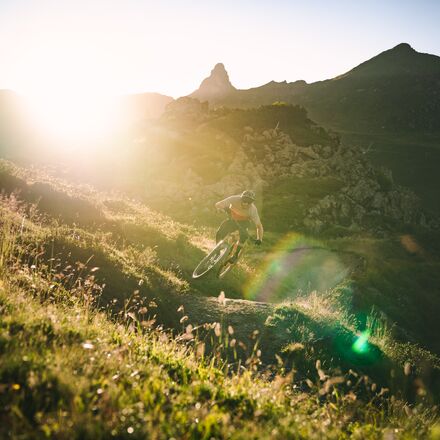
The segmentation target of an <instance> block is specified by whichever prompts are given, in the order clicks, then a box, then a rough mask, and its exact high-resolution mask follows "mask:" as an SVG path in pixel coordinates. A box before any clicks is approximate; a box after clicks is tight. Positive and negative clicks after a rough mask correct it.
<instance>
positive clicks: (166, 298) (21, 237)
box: [0, 163, 440, 439]
mask: <svg viewBox="0 0 440 440" xmlns="http://www.w3.org/2000/svg"><path fill="white" fill-rule="evenodd" d="M37 181H38V182H39V183H36V182H37ZM1 182H2V188H3V189H4V192H3V196H2V200H1V211H0V214H1V217H0V225H1V254H0V313H1V318H2V319H1V321H0V322H1V324H0V353H1V354H2V362H1V364H0V383H1V384H2V393H1V394H0V400H1V403H2V411H1V413H0V417H1V419H2V421H3V422H4V423H1V424H0V426H1V428H0V429H3V430H4V431H1V432H2V433H5V435H6V434H7V435H11V434H14V435H17V436H18V435H21V436H22V437H24V438H32V437H35V435H36V434H37V435H40V436H43V435H46V436H47V435H49V436H66V437H69V438H107V437H108V436H109V435H116V436H118V437H120V438H125V437H127V438H142V437H144V436H145V435H146V433H147V432H148V433H149V434H150V435H151V433H154V435H156V436H157V438H169V436H175V437H179V436H180V437H182V436H184V435H189V437H194V438H205V437H207V438H209V436H211V437H212V436H216V437H219V438H234V437H236V438H243V437H244V436H245V437H246V438H259V439H260V438H280V439H281V438H286V437H289V436H292V437H298V438H314V437H316V438H322V436H325V437H326V438H341V436H348V435H352V434H353V435H358V436H361V437H362V438H368V436H370V437H371V438H376V437H377V436H381V435H383V434H384V433H386V432H388V431H389V429H390V427H392V428H393V429H398V430H399V432H401V433H402V435H408V436H410V437H411V436H414V435H416V433H417V435H418V434H420V433H423V435H425V433H426V434H428V433H429V432H430V430H431V429H434V428H433V425H434V423H435V420H436V418H435V417H436V416H435V410H434V409H433V408H431V402H432V401H435V399H436V397H435V396H436V395H437V394H438V393H437V387H438V371H439V364H440V362H439V360H438V359H437V358H436V357H435V356H433V355H432V354H430V353H429V352H427V351H426V350H423V349H421V348H419V347H418V346H417V345H414V344H408V343H404V342H399V341H398V340H396V339H395V338H394V335H393V334H392V332H390V331H389V328H387V326H386V321H385V318H384V317H383V316H381V315H380V314H379V313H376V314H370V315H369V318H368V319H367V322H366V323H362V322H358V321H357V320H356V317H355V316H354V315H352V313H351V312H352V310H353V309H352V304H351V288H350V286H349V285H348V286H347V288H346V289H344V288H339V289H331V290H329V291H328V292H327V293H324V292H315V293H312V292H310V293H307V292H304V294H302V295H299V296H298V297H297V298H296V301H295V302H294V303H291V304H286V305H281V306H278V307H274V306H271V305H269V304H261V303H252V302H246V301H240V300H231V299H226V298H224V297H223V295H218V296H219V297H218V298H217V292H216V293H215V294H214V298H204V297H202V296H200V295H199V293H198V292H197V291H196V290H195V289H194V288H193V287H191V285H187V284H186V283H185V281H186V280H185V276H184V275H182V274H179V273H178V272H173V271H171V270H170V269H169V268H167V266H166V262H167V261H168V260H167V258H169V259H171V256H170V255H169V254H168V253H167V252H166V251H165V250H166V249H167V245H168V246H170V248H171V249H172V252H173V258H174V261H175V262H176V261H180V259H184V258H190V255H191V254H192V253H193V252H194V253H196V249H193V248H192V247H191V246H194V247H196V244H197V243H201V242H203V240H205V235H203V234H201V233H200V232H198V231H197V230H195V229H194V228H190V227H188V226H185V225H182V224H180V223H177V222H174V221H172V220H171V219H170V218H169V217H166V216H163V215H159V214H157V213H155V212H154V211H151V210H149V209H148V208H146V207H145V206H144V205H141V204H139V203H135V202H133V201H131V200H130V199H127V198H125V197H122V196H119V197H116V196H109V195H105V194H103V193H97V192H96V191H94V190H93V189H91V188H89V187H76V186H74V185H70V184H68V183H66V182H62V181H59V180H56V179H53V178H49V177H47V176H45V175H44V173H41V172H36V171H35V170H34V171H29V170H23V169H18V168H15V167H14V166H12V165H11V164H5V163H2V172H1ZM11 182H12V183H11ZM31 182H34V183H31ZM8 185H9V186H8ZM12 187H15V188H18V190H16V191H15V192H14V193H13V194H12V195H11V194H10V193H9V191H8V188H12ZM42 189H44V191H42ZM35 201H36V202H37V203H38V205H37V208H36V207H35V205H34V204H32V203H30V202H35ZM101 203H102V204H101ZM70 204H71V210H69V209H65V208H67V205H70ZM38 206H41V210H40V211H39V212H38ZM94 209H95V210H94ZM86 211H88V212H89V213H90V216H89V217H85V216H82V219H80V217H81V215H80V214H81V213H83V212H86ZM76 213H77V214H78V215H77V214H76ZM98 213H99V214H98ZM133 217H135V218H136V219H138V222H140V218H142V219H143V222H144V223H142V225H143V227H142V228H141V229H140V230H138V229H137V228H138V227H139V223H138V222H135V221H133ZM112 228H113V229H112ZM114 231H116V232H114ZM126 231H129V232H130V233H127V235H123V234H124V233H125V232H126ZM179 236H180V237H181V238H180V239H179ZM182 237H183V238H182ZM190 237H193V238H194V243H195V244H191V243H190V239H189V238H190ZM269 239H272V240H273V239H274V237H272V238H271V237H269ZM118 240H119V241H118ZM142 240H144V241H142ZM168 240H170V241H171V242H172V244H171V242H170V241H168ZM153 243H154V244H153ZM303 244H304V243H303ZM306 244H307V243H306ZM314 244H315V245H316V243H314ZM290 245H292V242H290ZM308 245H312V243H308ZM149 246H157V248H156V250H157V253H156V254H154V253H152V250H151V249H148V247H149ZM160 246H163V247H164V249H163V250H162V251H161V252H162V254H161V255H160V254H159V247H160ZM288 247H289V246H287V244H286V245H285V246H284V248H285V249H286V248H288ZM181 248H184V249H181ZM191 249H193V250H192V251H191ZM280 251H281V250H280ZM169 252H170V251H169ZM197 252H200V253H201V251H200V250H198V251H197ZM255 257H256V256H254V257H253V258H255ZM277 261H279V262H280V264H281V260H280V259H279V258H278V259H277ZM103 283H105V284H106V285H105V286H104V285H103ZM207 287H208V286H204V288H207ZM211 288H212V290H211V292H205V293H207V294H210V293H213V292H214V289H215V287H211ZM225 290H226V292H228V291H231V288H230V287H228V285H226V288H225ZM113 299H116V300H117V301H116V302H115V301H112V300H113ZM105 302H106V303H107V306H106V309H107V312H108V313H107V314H105V313H98V312H97V308H99V306H100V305H101V306H102V305H104V304H105ZM160 323H162V324H165V325H166V326H171V327H172V328H174V329H175V330H177V332H181V334H180V335H178V334H177V332H175V333H174V338H171V339H170V338H169V337H167V336H166V335H165V334H164V333H163V332H162V331H158V330H157V329H155V327H156V325H157V324H160ZM203 323H211V325H209V326H206V325H203V326H201V327H198V325H201V324H203ZM215 323H217V324H215ZM364 324H365V325H364ZM361 330H363V332H362V334H361V333H360V331H361ZM211 354H212V355H214V360H211V357H210V356H211ZM215 359H217V360H215ZM226 360H228V361H227V362H225V361H226ZM268 364H273V365H274V366H273V367H271V370H269V371H271V373H270V375H269V377H270V378H271V380H270V381H268V380H267V378H265V377H266V376H264V375H263V376H259V375H258V373H257V371H258V370H259V369H263V370H264V369H265V368H266V367H267V366H268ZM240 365H241V367H240ZM237 368H238V369H239V371H240V374H235V373H233V371H235V370H236V369H237ZM350 369H351V370H350ZM365 374H368V376H369V377H367V376H364V375H365ZM391 395H393V396H394V397H393V398H392V399H391V398H390V396H391ZM401 399H403V400H401ZM406 400H407V401H408V403H405V401H406ZM408 414H411V415H412V417H411V418H408V417H407V415H408ZM196 420H197V421H196ZM327 420H328V421H329V422H327ZM330 421H331V422H330ZM335 422H336V423H335Z"/></svg>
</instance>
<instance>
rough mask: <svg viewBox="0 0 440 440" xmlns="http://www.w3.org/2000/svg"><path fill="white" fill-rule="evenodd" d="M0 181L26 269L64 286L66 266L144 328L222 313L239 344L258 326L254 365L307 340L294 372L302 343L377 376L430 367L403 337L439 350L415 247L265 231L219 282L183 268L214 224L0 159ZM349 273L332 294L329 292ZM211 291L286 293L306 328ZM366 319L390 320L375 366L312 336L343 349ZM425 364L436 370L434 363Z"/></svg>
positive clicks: (281, 296) (430, 279)
mask: <svg viewBox="0 0 440 440" xmlns="http://www.w3.org/2000/svg"><path fill="white" fill-rule="evenodd" d="M0 178H1V182H2V188H3V191H4V197H3V202H2V203H3V208H2V209H3V210H4V212H5V213H6V214H7V216H10V218H9V217H5V218H9V220H8V221H9V222H10V224H11V225H15V226H14V228H15V230H16V231H19V235H20V237H19V246H18V249H19V251H18V256H19V258H20V259H21V261H23V262H24V263H25V264H27V266H28V267H31V266H33V265H34V266H37V267H40V265H41V267H42V268H43V270H44V271H45V273H46V274H47V275H48V276H49V277H50V276H51V272H53V273H55V274H56V275H54V280H55V281H56V282H57V283H62V284H63V285H64V283H70V282H71V281H70V280H71V278H72V276H74V275H75V274H77V275H80V276H83V277H86V276H92V277H93V285H92V287H91V292H92V293H93V295H97V294H99V302H100V304H101V306H106V307H109V308H110V310H111V311H112V313H115V314H116V313H127V312H129V311H131V310H133V311H134V313H135V315H136V311H137V310H139V309H140V308H142V307H145V310H146V312H145V313H148V318H149V319H148V320H147V321H148V322H150V325H153V324H154V325H156V324H163V325H165V326H166V327H171V328H174V329H177V330H180V329H183V328H184V327H185V325H186V324H187V323H188V322H190V323H192V324H193V325H200V324H203V323H205V322H219V321H221V322H223V323H224V324H226V323H227V324H228V325H232V326H233V327H234V328H236V334H237V335H238V336H239V337H240V338H242V339H243V340H245V341H248V340H249V338H250V337H251V335H252V333H253V331H254V330H258V331H259V335H260V336H259V337H260V338H261V342H260V343H261V345H260V347H261V350H262V355H261V356H262V360H263V362H264V363H272V362H274V359H275V355H276V354H279V353H281V352H282V350H283V349H284V348H285V347H288V346H289V344H291V343H295V342H297V343H300V344H302V345H303V347H305V351H304V353H303V354H301V355H300V357H299V359H302V356H303V355H304V356H305V358H304V359H303V360H301V362H303V365H302V367H301V371H302V374H303V376H304V377H305V376H306V375H307V372H310V371H313V370H314V367H313V365H314V362H315V360H316V359H315V358H314V357H313V356H310V355H309V351H310V350H312V352H313V351H314V350H323V349H324V352H322V354H321V355H320V357H321V358H323V359H324V358H328V359H329V361H328V363H327V364H326V366H328V367H329V368H330V367H331V368H337V367H338V366H343V367H344V368H350V367H353V368H354V367H357V368H359V369H360V370H361V371H364V372H368V373H369V374H371V375H372V376H373V377H377V378H381V379H382V380H383V381H384V382H385V383H386V380H387V377H388V374H389V371H390V369H391V368H394V367H393V365H394V363H395V362H396V363H397V364H396V365H397V367H396V368H397V369H399V368H400V367H401V366H403V364H404V363H405V362H406V361H411V362H412V363H413V364H414V365H416V364H417V365H421V360H420V359H425V358H426V359H428V361H427V362H424V361H423V362H424V363H427V364H428V365H431V367H432V368H434V366H435V365H436V361H435V360H434V359H435V358H432V359H430V358H429V356H430V355H429V353H428V352H426V354H425V355H424V356H421V355H420V352H419V351H418V350H419V349H418V348H417V347H416V346H415V345H410V346H408V347H409V348H407V349H403V348H402V346H401V345H399V344H402V343H405V342H406V341H408V339H409V340H410V341H412V342H417V343H418V344H419V345H421V346H422V347H426V348H429V349H433V350H434V351H437V352H438V348H437V346H436V343H437V340H436V338H435V334H436V333H437V330H436V329H437V324H436V316H437V315H438V301H436V299H435V296H434V295H433V288H435V286H436V285H435V282H436V281H435V280H436V279H437V278H438V276H437V274H438V262H437V263H436V262H435V261H436V260H434V261H431V259H426V258H425V260H426V261H425V262H424V261H423V259H422V257H421V256H419V257H416V260H414V256H413V253H411V252H410V253H408V251H406V250H405V248H403V247H402V245H401V244H399V243H395V244H392V243H391V244H387V243H388V241H385V240H382V241H381V240H377V239H373V238H371V239H369V240H368V239H365V238H364V239H361V238H360V237H359V236H354V237H346V238H345V239H332V240H330V239H328V238H327V239H326V240H324V241H323V240H318V239H316V238H315V239H312V238H306V237H305V236H303V235H301V234H297V235H296V236H295V235H292V236H290V237H286V239H284V240H280V238H281V237H282V235H276V234H273V233H269V234H268V236H267V244H266V247H265V248H263V249H262V250H261V249H260V250H259V252H254V251H252V250H251V249H250V250H249V252H248V256H247V257H246V258H245V259H244V261H243V264H242V265H240V267H238V268H237V270H236V273H235V275H234V274H231V275H232V276H231V277H230V278H229V279H226V280H225V281H223V282H222V283H220V282H219V281H217V280H215V279H213V278H208V280H206V281H204V282H202V283H194V282H193V281H192V280H191V272H192V269H193V267H194V266H195V264H196V263H197V261H198V260H199V259H200V258H201V257H202V256H203V255H204V252H205V251H206V250H207V249H208V248H209V246H210V244H212V239H210V238H209V237H210V235H212V231H209V230H204V229H201V228H195V227H192V226H187V225H185V224H182V223H179V222H176V221H173V220H172V219H171V218H170V217H167V216H165V215H163V214H158V213H157V212H155V211H152V210H151V209H149V208H147V207H146V206H145V205H143V204H141V203H139V202H134V201H133V200H131V199H129V198H127V197H123V196H122V195H119V196H116V195H109V194H104V193H99V192H97V191H96V190H94V189H92V188H91V187H87V186H84V187H80V186H75V185H72V184H69V183H67V182H65V181H61V180H58V179H55V178H51V177H49V176H47V175H46V174H45V173H43V172H40V171H36V170H33V171H29V170H24V169H19V168H16V167H14V166H13V165H12V164H10V163H3V164H2V172H1V175H0ZM6 214H5V215H6ZM277 243H278V244H277ZM384 252H388V254H393V255H395V260H394V269H393V271H390V272H389V273H387V271H386V270H384V271H382V273H380V272H377V271H378V270H379V268H382V267H383V264H382V263H381V262H382V257H383V255H384ZM367 260H368V261H367ZM422 268H423V270H421V269H422ZM408 271H412V275H411V276H412V279H413V281H412V284H411V286H410V287H408V288H405V283H399V280H401V279H402V276H403V274H404V273H407V272H408ZM423 277H425V278H423ZM424 281H425V283H427V288H426V293H425V295H423V296H421V295H420V294H419V293H417V292H418V290H417V289H418V283H420V286H423V282H424ZM347 282H348V283H350V284H349V287H347V289H346V290H344V292H345V296H344V302H343V303H341V301H340V294H339V293H338V292H340V290H338V289H340V288H341V287H340V286H341V285H342V286H343V285H346V283H347ZM381 283H382V284H381ZM387 283H388V284H387ZM394 284H395V286H396V289H395V288H394ZM379 289H380V290H379ZM221 291H224V292H225V293H226V296H227V297H228V298H230V297H234V296H235V297H245V298H247V299H251V300H257V301H265V302H269V303H273V302H275V303H276V302H280V301H283V300H289V301H291V302H292V304H291V307H292V308H291V309H290V310H291V311H290V312H289V313H293V315H295V316H296V318H295V319H300V320H301V319H306V320H307V322H309V325H312V323H314V324H313V326H314V327H315V337H313V338H309V337H308V336H307V334H304V335H302V336H301V335H298V334H296V333H293V334H290V333H285V331H284V330H280V328H281V329H282V327H283V326H284V325H285V324H284V323H282V320H281V321H280V320H279V319H278V318H276V317H277V316H278V315H279V312H278V311H277V310H278V309H275V308H274V306H272V305H270V304H262V303H251V302H248V301H238V300H237V301H232V300H230V299H228V300H226V301H225V302H223V301H218V300H217V296H219V295H220V292H221ZM206 295H207V296H211V297H213V298H205V296H206ZM403 298H405V303H404V304H403V305H402V299H403ZM320 303H322V304H321V305H320ZM325 304H326V305H327V306H328V307H330V308H331V313H330V312H329V310H328V307H327V306H325ZM180 306H183V307H182V308H181V307H180ZM372 307H375V310H373V309H372ZM321 313H324V314H329V313H330V315H329V317H328V320H329V322H330V323H327V324H325V325H322V324H320V320H321V315H320V314H321ZM135 315H134V316H135ZM374 316H379V317H380V322H381V323H384V324H383V325H385V327H387V328H394V330H392V332H391V333H389V332H387V334H386V338H387V339H386V340H385V342H384V346H383V347H381V346H380V344H379V345H377V344H378V343H379V342H380V337H379V338H378V337H377V335H376V338H377V340H376V341H375V342H373V345H374V346H376V348H375V350H379V352H380V353H382V354H381V355H380V357H381V359H382V358H383V357H384V359H387V360H386V362H385V364H383V363H379V364H377V365H376V364H375V363H373V365H372V366H371V365H364V364H363V362H362V359H360V360H359V359H357V358H356V356H355V357H354V358H353V356H351V357H348V358H347V359H344V358H343V357H340V356H339V355H337V353H336V352H335V346H334V345H333V344H332V343H325V344H323V345H322V340H325V341H327V338H328V335H329V330H328V328H330V329H331V328H337V331H336V332H334V333H335V334H341V335H346V336H343V338H342V339H343V341H344V346H345V347H346V350H348V351H350V350H351V346H352V344H353V343H354V342H353V341H354V339H356V337H357V336H356V335H357V334H359V333H360V332H362V331H365V330H366V329H368V328H369V327H368V326H369V325H370V324H368V323H369V322H371V320H372V319H373V318H372V317H374ZM268 318H269V319H268ZM326 319H327V318H326ZM293 322H295V320H293ZM274 323H275V325H274ZM395 323H397V324H398V326H395ZM370 327H371V325H370ZM330 333H331V332H330ZM347 335H348V336H347ZM320 341H321V342H320ZM390 341H391V342H390ZM385 343H386V344H385ZM247 344H248V347H247V348H246V349H242V348H240V349H239V351H240V353H241V355H242V356H244V355H245V353H246V352H247V351H246V350H247V349H248V348H249V342H247ZM316 344H318V345H317V346H316ZM320 344H321V345H322V346H321V348H319V346H320ZM396 344H397V345H396ZM396 347H397V348H396ZM301 351H302V349H301V350H299V352H301ZM299 359H297V361H298V362H299ZM330 359H333V360H332V361H330ZM399 365H400V367H399ZM431 367H430V368H431ZM429 371H430V373H429V375H431V374H434V378H435V377H436V376H435V375H436V373H435V369H434V370H431V369H430V370H429ZM427 374H428V373H427Z"/></svg>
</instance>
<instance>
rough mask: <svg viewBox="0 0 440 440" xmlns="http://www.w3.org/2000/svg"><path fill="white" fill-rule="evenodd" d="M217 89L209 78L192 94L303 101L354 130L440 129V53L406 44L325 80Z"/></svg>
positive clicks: (252, 102)
mask: <svg viewBox="0 0 440 440" xmlns="http://www.w3.org/2000/svg"><path fill="white" fill-rule="evenodd" d="M212 87H213V78H212V77H209V78H207V79H205V80H204V81H203V82H202V84H201V86H200V88H199V89H198V90H197V91H196V92H194V93H193V94H192V95H191V96H194V97H200V98H203V99H206V100H208V101H209V102H210V103H212V104H213V105H226V106H232V107H244V108H249V107H254V106H258V105H265V104H271V103H273V102H275V101H284V102H287V103H292V104H300V105H303V106H305V107H306V108H307V110H308V111H309V114H310V116H311V118H312V119H314V120H315V121H317V122H318V123H320V124H323V125H326V126H330V127H333V128H339V129H349V130H351V131H353V130H370V131H371V130H373V131H377V130H385V131H423V130H425V131H430V132H439V131H440V126H439V124H438V120H439V117H440V57H438V56H435V55H429V54H424V53H419V52H417V51H415V50H414V49H413V48H412V47H411V46H410V45H409V44H406V43H402V44H399V45H397V46H396V47H394V48H392V49H390V50H387V51H385V52H382V53H380V54H379V55H377V56H376V57H374V58H372V59H370V60H368V61H365V62H364V63H362V64H360V65H359V66H357V67H355V68H354V69H352V70H350V71H349V72H347V73H345V74H343V75H340V76H337V77H336V78H333V79H329V80H325V81H318V82H315V83H311V84H307V83H306V82H304V81H296V82H292V83H289V82H274V81H272V82H269V83H268V84H265V85H263V86H261V87H256V88H252V89H247V90H237V89H234V88H233V87H232V86H230V87H225V88H223V89H221V88H220V89H219V88H217V89H216V93H213V92H212ZM219 90H223V93H219Z"/></svg>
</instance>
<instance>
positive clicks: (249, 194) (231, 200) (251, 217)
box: [215, 190, 263, 263]
mask: <svg viewBox="0 0 440 440" xmlns="http://www.w3.org/2000/svg"><path fill="white" fill-rule="evenodd" d="M254 202H255V193H254V191H251V190H246V191H243V192H242V193H241V194H239V195H234V196H230V197H227V198H226V199H224V200H221V201H220V202H217V203H216V204H215V207H216V209H217V210H224V211H226V212H227V214H228V216H229V217H230V218H228V219H227V220H225V221H224V222H223V223H222V224H221V225H220V226H219V228H218V230H217V233H216V235H215V241H216V242H217V243H218V242H219V241H220V240H223V239H224V238H225V237H226V235H228V234H229V233H230V232H233V231H236V230H239V232H240V242H239V244H238V247H237V250H236V252H235V254H234V255H233V256H232V257H231V258H230V259H229V261H230V262H231V263H235V262H236V261H237V259H238V256H239V255H240V252H241V249H242V248H243V245H244V243H245V241H246V240H247V238H248V237H247V235H246V230H247V228H249V227H250V226H251V221H252V222H253V223H254V224H255V227H256V229H257V239H256V240H255V244H256V245H260V244H261V242H262V240H263V225H262V224H261V221H260V217H259V215H258V210H257V207H256V206H255V205H254Z"/></svg>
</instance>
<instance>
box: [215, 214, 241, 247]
mask: <svg viewBox="0 0 440 440" xmlns="http://www.w3.org/2000/svg"><path fill="white" fill-rule="evenodd" d="M236 230H237V225H236V224H235V223H234V222H233V221H232V220H231V219H227V220H225V221H224V222H223V223H222V224H221V225H220V226H219V228H218V229H217V232H216V234H215V242H216V243H218V242H219V241H220V240H223V239H224V238H225V237H226V236H227V235H228V234H229V233H230V232H233V231H236Z"/></svg>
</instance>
